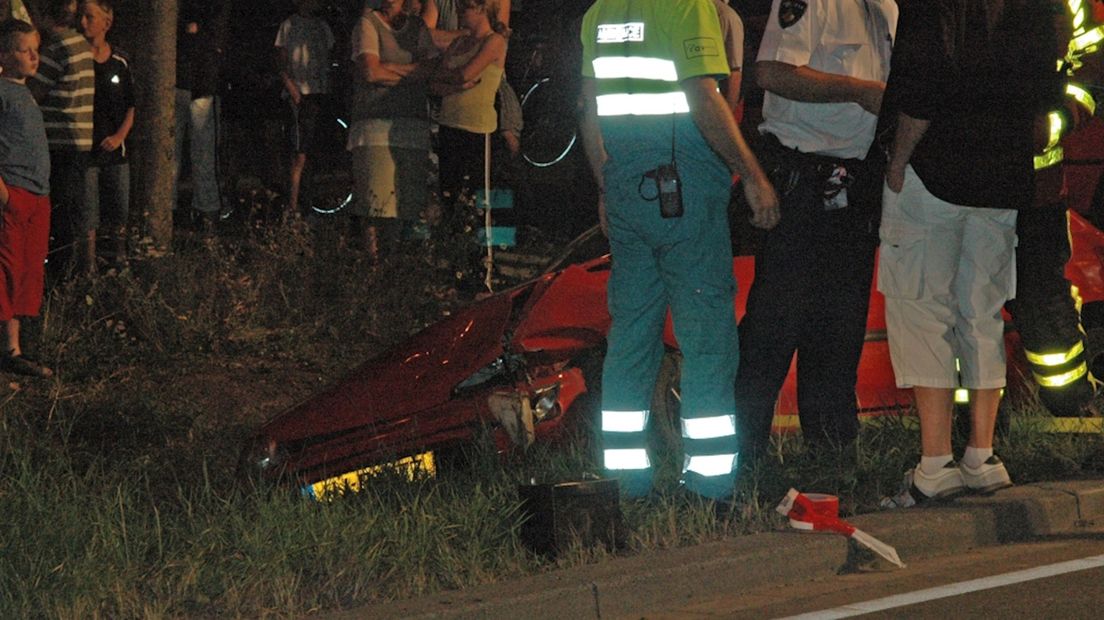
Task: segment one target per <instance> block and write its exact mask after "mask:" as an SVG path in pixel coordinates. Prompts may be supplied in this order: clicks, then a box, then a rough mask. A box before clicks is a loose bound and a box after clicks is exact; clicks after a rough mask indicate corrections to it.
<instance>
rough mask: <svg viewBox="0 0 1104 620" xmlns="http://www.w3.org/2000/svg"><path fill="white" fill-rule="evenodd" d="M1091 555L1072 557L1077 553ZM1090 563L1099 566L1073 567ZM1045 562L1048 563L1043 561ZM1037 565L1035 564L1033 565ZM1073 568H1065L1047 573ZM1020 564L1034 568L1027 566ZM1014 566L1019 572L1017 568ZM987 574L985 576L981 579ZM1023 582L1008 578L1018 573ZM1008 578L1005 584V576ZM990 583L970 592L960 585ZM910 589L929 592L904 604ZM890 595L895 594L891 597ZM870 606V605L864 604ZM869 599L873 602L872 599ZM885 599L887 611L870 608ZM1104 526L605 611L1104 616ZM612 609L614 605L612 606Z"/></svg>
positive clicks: (683, 618) (703, 615)
mask: <svg viewBox="0 0 1104 620" xmlns="http://www.w3.org/2000/svg"><path fill="white" fill-rule="evenodd" d="M1085 558H1090V560H1089V561H1088V562H1084V563H1080V564H1069V562H1070V561H1071V560H1082V559H1085ZM1083 565H1090V566H1091V565H1095V568H1088V569H1084V570H1069V569H1075V568H1080V567H1081V566H1083ZM1040 567H1044V568H1042V569H1040ZM1032 569H1034V570H1032ZM1063 570H1067V571H1069V572H1063V573H1062V574H1056V575H1053V576H1041V577H1040V573H1041V574H1044V575H1045V573H1047V572H1058V571H1063ZM1019 571H1032V572H1031V573H1026V574H1025V573H1022V572H1019ZM1010 574H1012V575H1010ZM979 579H986V581H985V582H980V583H979V582H977V581H976V580H979ZM1017 579H1018V580H1020V581H1018V583H1007V582H1009V581H1011V580H1017ZM1002 582H1003V583H1005V584H1006V585H1000V584H1001V583H1002ZM972 588H983V589H978V590H977V591H974V592H969V593H965V594H961V593H956V590H958V591H960V590H963V589H972ZM901 595H907V597H908V598H909V599H911V600H922V599H931V600H924V601H923V602H914V603H911V604H904V605H899V604H897V603H900V602H902V601H901V600H900V599H902V598H905V597H903V596H901ZM887 597H895V598H894V599H889V600H887ZM864 603H865V604H867V605H868V606H866V607H863V604H864ZM870 605H873V607H871V606H870ZM891 605H892V606H891ZM876 607H883V608H884V609H883V610H882V611H875V612H873V613H865V614H864V613H863V612H864V610H869V609H871V608H876ZM1102 609H1104V527H1096V528H1093V529H1088V530H1084V531H1081V532H1076V533H1070V534H1064V535H1058V536H1053V537H1049V538H1046V539H1044V540H1041V541H1038V542H1029V543H1020V544H1010V545H1000V546H994V547H984V548H980V549H975V550H970V551H964V552H961V553H958V554H953V555H943V556H938V557H933V558H926V559H920V560H916V561H913V562H910V563H909V565H908V567H907V568H906V569H904V570H893V571H889V572H876V573H859V574H850V575H839V576H836V577H831V578H827V579H819V580H815V581H808V582H803V583H802V582H796V583H792V584H789V585H784V586H783V585H778V586H768V587H762V588H757V589H754V590H751V591H746V592H741V591H739V584H733V590H732V591H731V592H728V593H725V594H721V595H718V596H717V597H715V598H712V599H707V600H701V599H699V600H697V601H696V602H695V603H694V604H692V605H688V606H683V607H672V608H669V609H656V610H654V611H653V612H652V613H647V614H644V615H643V616H642V615H641V614H632V615H629V616H621V615H619V614H617V613H615V612H614V613H606V614H603V617H613V618H618V617H632V618H641V617H644V618H648V619H660V618H664V619H679V620H691V619H693V620H703V619H711V618H733V619H740V618H756V619H759V618H785V617H790V616H798V615H802V614H807V615H804V616H802V617H806V618H842V617H853V616H856V615H861V616H862V617H864V618H933V619H935V618H938V619H940V620H943V619H945V618H954V617H959V618H1017V620H1025V619H1031V618H1100V617H1101V616H1102V615H1104V611H1101V610H1102ZM610 611H612V610H610Z"/></svg>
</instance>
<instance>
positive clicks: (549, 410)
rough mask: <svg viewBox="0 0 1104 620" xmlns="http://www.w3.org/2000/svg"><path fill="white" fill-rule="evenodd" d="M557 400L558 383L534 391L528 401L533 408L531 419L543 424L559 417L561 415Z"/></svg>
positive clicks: (558, 392) (558, 393)
mask: <svg viewBox="0 0 1104 620" xmlns="http://www.w3.org/2000/svg"><path fill="white" fill-rule="evenodd" d="M559 398H560V384H559V383H554V384H552V385H550V386H548V387H544V388H541V389H539V390H535V391H534V392H533V395H532V396H531V397H530V399H529V403H530V405H531V406H532V408H533V419H534V420H536V421H537V422H543V421H545V420H551V419H552V418H555V417H557V416H559V415H560V414H561V413H562V411H560V401H559Z"/></svg>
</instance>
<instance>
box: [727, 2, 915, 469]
mask: <svg viewBox="0 0 1104 620" xmlns="http://www.w3.org/2000/svg"><path fill="white" fill-rule="evenodd" d="M896 24H897V5H896V4H895V3H894V2H893V0H774V3H773V6H772V8H771V14H770V17H769V19H768V21H767V26H766V31H765V33H764V35H763V42H762V45H761V46H760V48H759V55H758V58H757V63H756V74H757V81H758V84H759V86H760V87H762V88H763V89H764V90H765V97H764V102H763V117H764V122H763V123H762V125H760V127H759V131H760V133H761V134H762V136H763V139H762V141H761V142H762V145H763V150H762V152H761V153H760V156H761V157H762V159H763V165H764V168H766V170H767V171H768V174H769V175H770V178H771V180H772V181H773V182H774V185H775V187H776V188H777V189H778V192H779V194H780V199H781V211H782V219H781V222H780V223H779V225H778V226H777V227H776V228H775V229H774V230H772V231H770V233H769V234H768V235H767V236H766V239H765V240H764V242H763V245H762V247H761V248H760V250H759V252H758V254H757V255H756V263H755V281H754V283H753V284H752V287H751V291H750V295H749V297H748V305H747V314H746V316H745V317H744V319H743V321H742V322H741V324H740V369H739V375H738V377H737V381H736V400H737V410H738V411H739V412H740V414H741V415H742V416H743V423H744V429H745V440H746V441H748V442H749V446H748V447H750V448H753V449H757V450H758V449H762V448H764V447H765V445H766V440H767V438H768V434H769V431H770V423H771V419H772V417H773V414H774V407H775V401H776V400H777V397H778V391H779V389H780V388H781V386H782V382H783V380H784V379H785V377H786V374H787V372H788V370H789V367H790V363H791V360H792V358H793V356H794V353H795V352H796V353H797V396H798V411H799V416H800V420H801V429H802V434H803V435H804V437H805V439H806V441H808V442H810V443H811V444H813V445H830V446H839V445H845V444H849V443H850V442H851V441H852V440H853V439H854V438H855V436H856V434H857V432H858V421H857V417H856V406H855V381H856V378H857V368H858V363H859V355H860V354H861V352H862V346H863V339H864V334H865V326H866V312H867V305H868V303H869V296H870V281H871V277H872V274H873V264H874V250H875V246H876V244H877V236H876V234H875V230H874V227H873V225H872V219H873V215H874V213H875V210H876V207H877V204H878V202H877V201H878V199H879V195H880V192H881V178H882V175H881V172H880V169H881V166H882V164H881V162H883V161H884V157H883V156H881V154H880V151H879V150H878V149H876V148H871V147H872V143H873V141H874V136H875V127H876V124H877V116H876V115H877V113H878V110H879V107H880V106H881V101H882V94H883V92H884V90H885V80H886V77H887V75H888V73H889V57H890V50H891V47H892V37H893V35H894V32H895V30H896Z"/></svg>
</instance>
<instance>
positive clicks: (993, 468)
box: [958, 454, 1012, 493]
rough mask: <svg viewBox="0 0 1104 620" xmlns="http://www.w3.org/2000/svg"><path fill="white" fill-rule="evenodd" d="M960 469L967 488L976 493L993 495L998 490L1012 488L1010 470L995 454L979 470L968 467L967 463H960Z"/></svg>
mask: <svg viewBox="0 0 1104 620" xmlns="http://www.w3.org/2000/svg"><path fill="white" fill-rule="evenodd" d="M958 468H959V469H960V470H962V478H963V480H965V481H966V486H967V488H969V489H970V490H971V491H973V492H974V493H992V492H993V491H996V490H997V489H1003V488H1006V487H1010V486H1012V479H1011V478H1009V477H1008V470H1007V469H1005V468H1004V463H1002V462H1001V460H1000V459H999V458H997V455H995V454H994V455H993V456H990V457H989V458H988V459H986V460H985V462H984V463H982V464H981V465H980V466H979V467H977V468H973V467H968V466H967V465H966V464H965V463H960V464H959V466H958Z"/></svg>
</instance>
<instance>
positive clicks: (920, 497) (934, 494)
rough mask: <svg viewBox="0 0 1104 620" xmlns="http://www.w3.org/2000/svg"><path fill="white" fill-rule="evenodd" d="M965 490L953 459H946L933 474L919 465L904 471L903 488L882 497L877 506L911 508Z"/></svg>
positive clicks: (957, 494)
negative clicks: (926, 471)
mask: <svg viewBox="0 0 1104 620" xmlns="http://www.w3.org/2000/svg"><path fill="white" fill-rule="evenodd" d="M965 492H966V482H965V480H964V479H963V474H962V472H961V471H959V468H958V465H957V464H956V463H955V462H954V461H948V462H947V464H946V465H944V466H943V468H942V469H940V470H939V471H938V472H937V473H936V474H935V475H934V476H928V475H925V474H924V472H923V471H921V470H920V467H919V466H917V467H914V468H913V469H910V470H908V471H906V472H905V482H904V485H903V489H902V490H901V492H900V493H898V494H897V495H894V496H893V497H884V498H882V501H881V502H879V506H881V507H882V508H886V509H892V508H911V507H913V506H916V505H918V504H923V503H925V502H931V501H941V500H948V499H951V498H953V497H957V496H959V495H962V494H963V493H965Z"/></svg>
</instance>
